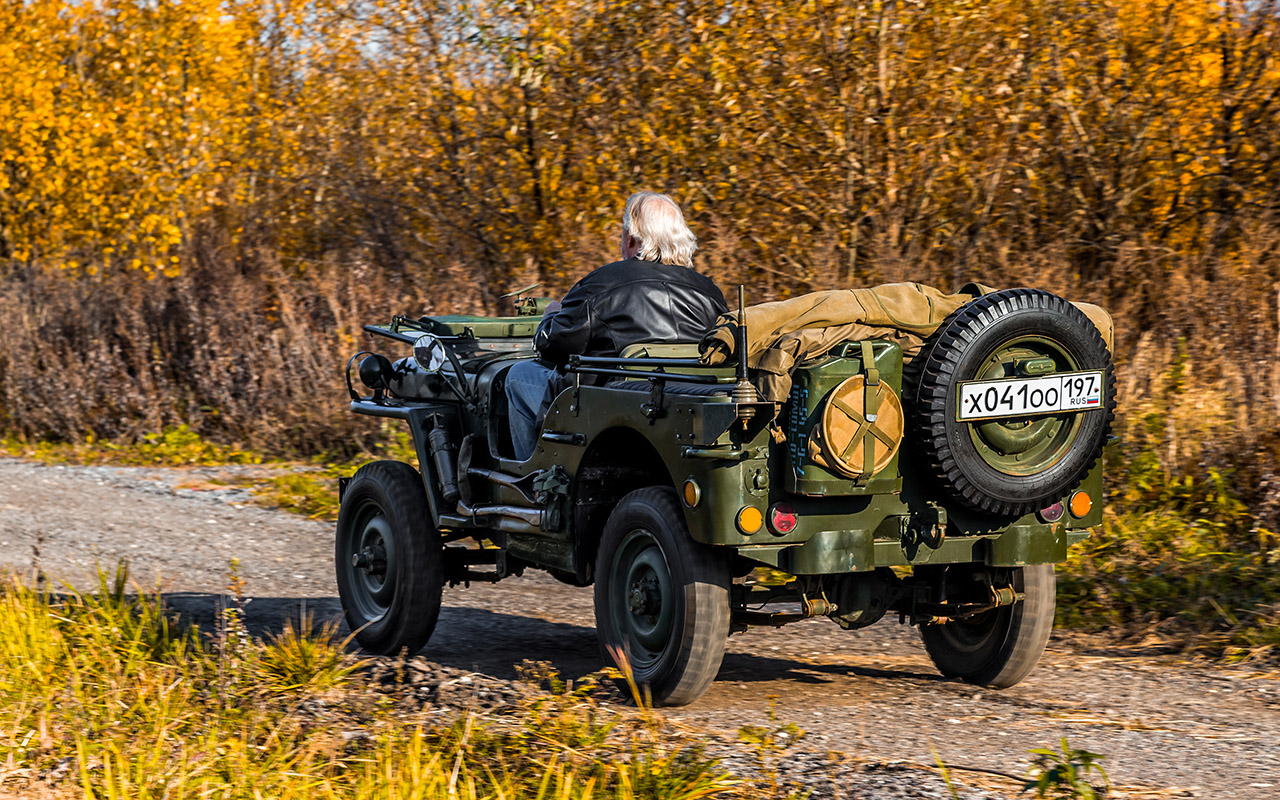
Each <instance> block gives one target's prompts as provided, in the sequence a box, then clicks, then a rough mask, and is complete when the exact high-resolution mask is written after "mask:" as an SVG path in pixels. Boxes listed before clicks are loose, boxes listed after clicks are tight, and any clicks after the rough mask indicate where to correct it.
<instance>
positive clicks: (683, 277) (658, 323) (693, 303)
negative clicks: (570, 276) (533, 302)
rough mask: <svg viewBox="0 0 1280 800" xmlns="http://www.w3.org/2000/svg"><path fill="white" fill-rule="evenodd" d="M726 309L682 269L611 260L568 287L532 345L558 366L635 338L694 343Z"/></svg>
mask: <svg viewBox="0 0 1280 800" xmlns="http://www.w3.org/2000/svg"><path fill="white" fill-rule="evenodd" d="M728 310H729V308H728V306H727V305H726V304H725V302H724V294H722V293H721V292H720V289H719V288H718V287H717V286H716V285H715V282H714V281H712V280H711V279H710V278H708V277H706V276H705V275H699V274H698V273H697V272H694V271H693V270H691V269H689V268H687V267H678V266H671V265H668V264H660V263H658V262H656V261H641V260H640V259H638V258H632V259H628V260H626V261H615V262H614V263H612V264H606V265H604V266H603V267H600V268H599V269H597V270H595V271H593V272H591V273H590V274H589V275H587V276H586V277H585V278H583V279H582V280H580V281H578V282H577V283H575V284H574V285H573V288H572V289H570V290H569V293H568V294H567V295H565V297H564V305H563V307H562V308H561V309H560V311H558V312H556V313H555V314H552V315H550V316H548V317H546V318H545V319H543V320H542V324H540V325H539V326H538V330H537V331H536V332H535V333H534V334H533V345H534V347H536V348H537V349H538V353H539V354H540V355H541V356H542V358H543V359H544V360H546V361H549V362H551V363H552V364H557V365H563V364H565V363H566V362H567V361H568V360H569V356H571V355H575V354H576V355H588V356H613V355H618V354H620V353H621V352H622V350H623V348H625V347H627V346H628V345H632V344H636V343H638V342H662V343H664V344H678V343H690V342H697V341H699V340H700V339H702V337H703V335H704V334H705V333H706V332H707V331H708V330H710V329H711V326H712V325H714V324H715V321H716V317H718V316H720V315H721V314H724V313H726V312H727V311H728Z"/></svg>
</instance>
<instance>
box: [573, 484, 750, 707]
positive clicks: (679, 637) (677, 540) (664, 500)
mask: <svg viewBox="0 0 1280 800" xmlns="http://www.w3.org/2000/svg"><path fill="white" fill-rule="evenodd" d="M595 611H596V635H597V637H598V638H599V640H600V649H601V651H602V653H603V655H604V659H605V662H606V663H612V662H614V661H616V659H615V658H614V654H613V653H612V652H610V651H611V649H612V648H617V649H620V650H621V651H622V652H623V653H624V654H625V656H626V660H627V662H628V663H629V665H630V667H631V669H632V671H633V673H634V676H635V680H636V683H637V684H639V685H640V686H642V687H647V688H648V690H649V694H650V697H651V699H652V701H653V703H654V704H655V705H660V706H679V705H685V704H686V703H691V702H693V701H694V700H695V699H697V698H698V696H700V695H701V694H702V693H703V692H704V691H706V689H707V687H708V686H710V685H711V682H712V681H713V680H715V677H716V673H717V672H719V671H720V662H721V660H722V659H723V658H724V646H725V639H726V638H727V637H728V635H729V562H728V559H727V558H726V557H725V556H724V554H722V553H719V552H717V551H716V550H715V549H713V548H711V547H708V546H706V545H703V544H700V543H698V542H695V541H694V540H693V538H692V537H690V535H689V530H688V528H687V527H686V526H685V524H684V513H683V512H682V511H681V508H680V502H679V500H677V499H676V493H675V491H674V490H673V489H669V488H650V489H640V490H638V491H635V492H632V493H631V494H629V495H627V496H626V497H624V498H623V499H622V501H621V502H620V503H618V506H617V508H615V509H614V510H613V513H612V514H610V516H609V522H608V523H607V524H606V525H605V529H604V534H603V536H602V538H601V541H600V551H599V554H598V556H597V560H596V583H595Z"/></svg>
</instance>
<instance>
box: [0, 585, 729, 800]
mask: <svg viewBox="0 0 1280 800" xmlns="http://www.w3.org/2000/svg"><path fill="white" fill-rule="evenodd" d="M232 608H233V610H232V611H231V612H229V613H227V614H224V615H223V620H222V623H221V624H219V625H218V630H217V631H216V632H214V633H213V634H212V635H201V634H200V633H199V632H197V631H195V630H192V629H183V628H178V627H175V625H174V624H173V621H172V620H171V618H170V616H169V614H168V612H167V611H166V609H165V608H164V605H163V601H162V599H161V597H160V596H159V595H158V594H156V593H147V592H141V593H136V592H130V591H129V590H128V587H127V578H126V573H125V571H124V570H123V569H120V570H117V571H116V573H115V574H114V575H108V574H106V573H101V574H100V585H99V586H98V587H97V590H96V591H95V592H93V593H85V592H77V591H74V590H71V589H67V590H65V591H63V592H60V593H51V592H48V591H40V590H37V589H33V588H31V587H29V586H28V585H26V584H25V583H24V582H22V581H21V580H19V579H17V578H16V577H14V576H7V577H5V578H4V579H3V583H2V584H0V764H3V776H4V777H3V780H2V782H0V790H4V789H11V790H14V791H18V792H22V791H27V790H31V789H33V788H36V787H43V789H44V791H46V792H51V793H52V794H54V795H56V796H85V797H93V798H112V799H113V800H114V799H115V798H121V799H122V800H123V799H124V798H281V799H282V800H291V799H292V798H305V799H306V800H316V798H336V797H353V798H405V799H406V800H407V799H409V798H440V799H441V800H479V799H480V798H515V797H522V798H523V797H529V798H547V799H550V798H555V799H556V800H585V799H586V798H595V797H610V798H617V800H631V798H659V797H662V798H674V799H675V800H697V798H703V797H711V796H714V795H718V794H722V793H724V792H726V791H729V790H730V789H732V788H733V787H734V785H735V781H733V780H732V779H730V778H729V777H728V776H727V775H726V774H725V773H723V771H721V770H719V769H718V768H717V767H716V765H715V763H714V762H712V761H710V760H707V759H705V758H703V757H702V756H701V755H700V754H699V752H698V751H697V750H696V749H692V748H689V747H686V746H683V745H681V744H680V743H678V742H677V741H675V740H674V739H672V738H671V737H669V736H666V735H664V734H663V733H662V731H660V730H659V728H658V726H657V723H656V721H655V720H654V719H653V718H652V717H649V716H646V715H645V714H644V713H640V714H631V715H626V714H617V713H612V712H610V713H605V712H603V711H602V710H601V709H600V707H599V706H597V705H596V704H595V703H594V702H592V701H591V700H590V699H589V698H588V697H587V694H586V690H585V689H580V690H579V691H577V692H569V693H562V694H559V695H550V696H545V695H544V696H540V697H538V698H537V699H534V700H530V701H528V702H527V703H525V704H524V705H523V706H521V707H519V708H517V709H515V710H514V712H512V713H511V714H509V715H507V716H505V717H502V718H499V719H497V720H488V721H486V720H481V719H479V718H476V717H474V716H471V715H466V716H464V717H463V718H461V719H457V720H455V721H453V722H447V723H439V722H436V723H434V724H428V718H427V717H426V716H424V715H423V714H418V713H411V712H407V711H405V710H404V709H403V708H402V707H400V706H398V705H397V704H396V703H395V702H394V701H392V700H390V699H388V698H387V697H386V696H384V695H379V694H377V693H374V692H373V691H371V690H367V689H365V688H364V687H363V685H362V683H361V681H360V680H359V679H358V675H359V673H358V672H353V670H357V669H358V667H359V665H358V664H357V663H356V662H354V661H352V660H351V659H350V657H349V656H347V655H345V654H344V652H343V650H342V643H341V642H336V641H334V640H333V638H332V637H331V636H330V634H331V633H332V630H324V629H323V627H322V628H321V629H319V630H316V629H314V628H313V626H312V625H310V624H308V621H307V620H303V621H301V622H300V623H299V624H296V625H293V626H290V627H288V628H286V629H285V631H284V632H283V633H282V634H280V635H279V636H276V637H269V638H268V639H267V640H266V641H260V640H255V639H251V638H249V637H248V636H247V635H245V634H244V631H243V629H242V628H241V627H240V625H239V622H238V618H237V615H236V612H235V611H234V604H233V606H232Z"/></svg>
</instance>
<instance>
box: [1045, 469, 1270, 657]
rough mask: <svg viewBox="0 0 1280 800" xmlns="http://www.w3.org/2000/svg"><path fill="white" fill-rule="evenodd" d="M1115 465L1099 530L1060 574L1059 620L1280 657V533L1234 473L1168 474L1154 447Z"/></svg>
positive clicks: (1189, 645)
mask: <svg viewBox="0 0 1280 800" xmlns="http://www.w3.org/2000/svg"><path fill="white" fill-rule="evenodd" d="M1108 470H1109V471H1110V472H1111V475H1112V483H1113V488H1112V489H1111V490H1110V497H1109V499H1108V505H1107V509H1106V514H1105V517H1104V521H1103V525H1102V528H1101V530H1100V531H1098V532H1095V533H1094V534H1093V535H1092V536H1091V537H1089V538H1088V539H1086V540H1085V541H1084V542H1083V543H1081V544H1080V545H1078V546H1077V547H1075V548H1073V551H1072V553H1071V556H1070V558H1069V560H1068V561H1067V563H1066V564H1065V565H1063V566H1062V568H1061V569H1060V572H1059V581H1058V591H1059V597H1058V622H1059V624H1060V625H1063V626H1066V627H1073V628H1082V629H1086V630H1094V631H1108V632H1112V633H1120V634H1123V635H1125V636H1128V637H1130V638H1135V639H1137V638H1142V637H1146V638H1151V639H1154V640H1155V641H1156V642H1157V643H1160V642H1163V643H1165V644H1167V645H1170V646H1173V647H1177V648H1180V649H1187V650H1196V651H1202V652H1208V653H1212V654H1217V655H1222V656H1226V657H1227V658H1229V659H1244V658H1274V657H1276V656H1278V655H1280V538H1278V537H1277V535H1276V533H1275V532H1273V531H1270V530H1268V529H1267V528H1265V527H1262V526H1261V525H1260V523H1259V520H1258V519H1257V518H1256V516H1255V515H1254V514H1252V513H1250V509H1249V508H1248V507H1247V506H1246V505H1245V503H1244V502H1242V501H1241V499H1240V492H1239V488H1238V486H1237V482H1236V479H1235V477H1234V476H1232V475H1231V474H1225V473H1222V472H1218V471H1215V470H1207V471H1206V472H1205V474H1204V475H1203V476H1201V477H1192V476H1169V475H1168V474H1167V473H1166V472H1165V471H1164V469H1163V468H1162V467H1161V466H1160V462H1159V459H1158V458H1157V457H1156V455H1155V454H1154V453H1153V452H1151V450H1150V449H1149V448H1139V449H1137V451H1136V452H1135V453H1134V454H1133V455H1131V456H1128V457H1126V456H1125V455H1124V454H1123V453H1118V454H1115V455H1114V456H1112V457H1111V458H1110V463H1108Z"/></svg>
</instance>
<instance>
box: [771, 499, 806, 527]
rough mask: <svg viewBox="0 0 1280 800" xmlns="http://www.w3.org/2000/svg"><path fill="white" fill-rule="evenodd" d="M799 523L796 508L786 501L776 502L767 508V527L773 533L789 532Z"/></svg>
mask: <svg viewBox="0 0 1280 800" xmlns="http://www.w3.org/2000/svg"><path fill="white" fill-rule="evenodd" d="M799 524H800V518H799V517H797V516H796V510H795V509H794V508H792V507H791V506H789V505H787V504H786V503H777V504H776V505H774V507H773V508H771V509H769V529H770V530H772V531H773V532H774V533H779V534H785V533H791V532H792V531H794V530H795V529H796V526H797V525H799Z"/></svg>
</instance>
